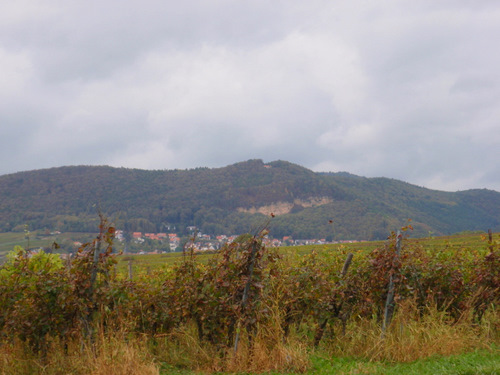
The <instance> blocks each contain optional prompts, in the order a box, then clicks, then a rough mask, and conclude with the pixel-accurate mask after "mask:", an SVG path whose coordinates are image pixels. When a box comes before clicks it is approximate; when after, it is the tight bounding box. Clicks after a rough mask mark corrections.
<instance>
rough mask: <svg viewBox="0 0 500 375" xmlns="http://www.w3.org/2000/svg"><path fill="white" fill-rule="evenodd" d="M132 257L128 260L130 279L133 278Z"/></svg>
mask: <svg viewBox="0 0 500 375" xmlns="http://www.w3.org/2000/svg"><path fill="white" fill-rule="evenodd" d="M132 276H133V274H132V259H130V260H129V261H128V279H129V280H132Z"/></svg>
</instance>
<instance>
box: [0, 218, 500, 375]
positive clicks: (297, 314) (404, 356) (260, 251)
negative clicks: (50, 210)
mask: <svg viewBox="0 0 500 375" xmlns="http://www.w3.org/2000/svg"><path fill="white" fill-rule="evenodd" d="M405 229H407V228H405ZM265 234H266V229H265V228H263V229H262V230H261V231H259V232H258V235H256V236H253V237H252V236H248V238H247V239H244V240H242V241H239V242H236V243H233V244H231V245H229V246H227V247H225V248H223V249H222V250H221V251H220V252H218V253H217V254H214V255H212V256H209V257H205V258H204V259H202V260H200V259H199V258H198V257H197V256H196V254H193V253H185V254H184V255H183V256H182V257H181V258H180V261H175V262H172V263H171V264H169V265H163V266H161V267H152V268H150V269H149V271H148V272H137V273H135V274H134V277H133V279H132V280H130V279H128V277H127V273H126V272H121V271H120V269H118V270H117V268H116V257H115V256H113V255H112V253H113V235H114V228H113V227H112V226H109V225H107V223H106V222H105V221H104V220H102V221H101V225H100V233H99V236H98V237H97V239H96V240H94V241H93V242H90V243H87V244H85V245H83V246H82V247H81V248H80V250H79V253H78V256H77V257H75V258H74V259H73V260H72V261H71V263H69V262H68V263H65V264H63V262H62V261H61V259H60V258H59V257H58V256H57V255H51V254H43V253H41V254H38V255H35V256H31V257H30V256H29V254H26V252H25V251H24V250H23V249H21V248H17V249H16V251H15V252H14V253H12V254H11V255H10V258H9V260H8V262H7V263H6V264H5V265H4V266H3V267H2V269H0V307H1V309H0V340H1V344H0V373H5V374H32V373H35V374H36V373H40V374H62V373H74V374H88V373H92V374H110V373H113V374H149V373H150V374H158V373H163V374H170V373H172V374H173V373H189V372H192V371H206V372H218V371H224V372H269V371H274V372H310V373H318V374H321V373H332V372H334V371H337V372H338V373H342V372H344V373H359V374H367V373H391V371H393V373H396V372H397V371H399V372H401V371H404V372H408V373H412V372H411V371H415V372H414V373H419V372H417V371H420V370H418V368H419V367H420V368H423V369H424V370H423V371H426V369H427V371H431V372H434V373H446V371H447V370H446V367H450V368H455V370H456V369H457V368H459V367H460V366H461V368H462V369H463V371H462V370H460V371H462V372H449V373H464V374H465V373H485V374H486V373H495V372H494V371H499V369H500V366H499V363H498V359H497V358H498V354H499V353H498V348H499V345H500V311H499V309H498V303H499V299H500V242H499V241H498V235H496V237H493V236H492V237H491V238H487V237H486V238H485V239H484V241H483V242H482V245H481V246H476V247H474V248H470V249H467V250H465V249H466V248H467V247H455V246H453V245H452V242H450V241H448V242H446V240H444V242H442V243H439V242H435V244H436V246H437V247H434V248H433V247H429V246H427V247H426V246H423V245H422V244H420V243H418V242H411V241H406V240H404V239H403V238H402V235H399V234H393V235H392V236H391V237H390V239H389V240H388V241H387V242H385V243H380V244H379V246H378V247H377V248H375V249H370V248H364V249H359V250H357V251H355V250H354V249H349V248H347V246H344V247H338V248H337V249H336V251H310V250H308V251H307V252H306V253H305V254H297V253H292V252H290V251H286V250H285V251H283V250H282V251H279V250H278V249H266V248H265V246H263V244H262V236H264V235H265ZM401 244H402V245H401ZM447 244H448V245H447ZM349 253H352V254H353V257H352V261H351V262H350V263H349V262H348V261H346V260H348V259H350V255H349ZM390 296H393V297H394V298H393V299H391V298H389V297H390ZM382 327H384V328H382ZM451 355H455V357H449V356H451ZM456 355H458V356H456ZM415 361H417V362H415ZM457 366H459V367H457ZM440 367H442V368H443V369H442V371H441V370H439V369H440ZM433 368H434V369H437V370H435V371H434V370H432V369H433ZM450 371H451V370H450ZM488 371H490V372H488ZM420 373H424V372H420Z"/></svg>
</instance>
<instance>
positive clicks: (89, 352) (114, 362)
mask: <svg viewBox="0 0 500 375" xmlns="http://www.w3.org/2000/svg"><path fill="white" fill-rule="evenodd" d="M144 347H145V345H144V342H142V341H141V340H137V339H134V340H125V339H124V337H123V336H121V335H116V336H111V337H109V336H108V337H105V336H100V337H98V338H97V340H96V343H95V344H94V345H93V346H89V345H84V346H83V347H82V345H81V344H80V343H77V342H74V343H71V344H70V345H69V347H68V349H67V351H65V350H64V347H63V345H61V343H56V342H53V343H52V344H51V347H50V350H49V351H48V353H47V356H46V357H45V358H43V359H42V358H40V356H39V355H35V354H33V353H31V352H29V351H28V350H27V349H26V346H25V345H23V344H21V343H19V342H17V343H14V344H4V345H2V346H1V347H0V374H2V375H4V374H5V375H7V374H8V375H27V374H47V375H59V374H61V375H62V374H75V375H80V374H81V375H84V374H85V375H135V374H137V375H139V374H144V375H157V374H159V369H158V366H157V365H156V364H155V363H154V361H153V358H152V356H151V355H150V354H149V353H147V351H144V350H143V348H144Z"/></svg>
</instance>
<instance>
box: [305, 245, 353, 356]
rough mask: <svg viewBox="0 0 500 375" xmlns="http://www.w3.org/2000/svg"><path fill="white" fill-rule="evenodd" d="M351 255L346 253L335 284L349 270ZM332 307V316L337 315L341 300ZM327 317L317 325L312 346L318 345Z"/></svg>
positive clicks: (340, 307)
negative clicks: (333, 310)
mask: <svg viewBox="0 0 500 375" xmlns="http://www.w3.org/2000/svg"><path fill="white" fill-rule="evenodd" d="M353 256H354V254H353V253H349V254H347V258H346V260H345V262H344V266H343V267H342V271H341V272H340V279H339V281H338V282H337V284H340V282H341V281H342V279H343V278H344V277H345V275H346V274H347V271H348V270H349V266H350V265H351V262H352V258H353ZM334 308H335V315H334V316H335V317H339V315H340V310H341V309H342V301H340V303H339V304H338V305H337V304H336V306H335V307H334ZM328 319H329V318H325V319H324V320H323V322H322V323H321V324H320V325H319V327H318V329H317V331H316V334H315V335H314V347H317V346H318V345H319V342H320V341H321V339H322V337H323V334H324V332H325V328H326V325H327V324H328Z"/></svg>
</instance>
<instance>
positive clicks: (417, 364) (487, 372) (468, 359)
mask: <svg viewBox="0 0 500 375" xmlns="http://www.w3.org/2000/svg"><path fill="white" fill-rule="evenodd" d="M312 363H313V368H312V369H311V370H310V371H308V372H306V374H307V375H322V374H338V375H343V374H373V375H377V374H380V375H400V374H405V375H427V374H435V375H437V374H440V375H448V374H449V375H452V374H453V375H494V374H500V350H499V348H498V347H493V348H492V349H491V350H488V349H482V350H474V351H472V352H468V353H463V354H458V355H451V356H433V357H429V358H426V359H421V360H417V361H413V362H408V363H390V362H382V361H369V360H366V359H353V358H328V357H325V356H321V355H315V356H313V357H312ZM166 374H168V373H165V375H166Z"/></svg>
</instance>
